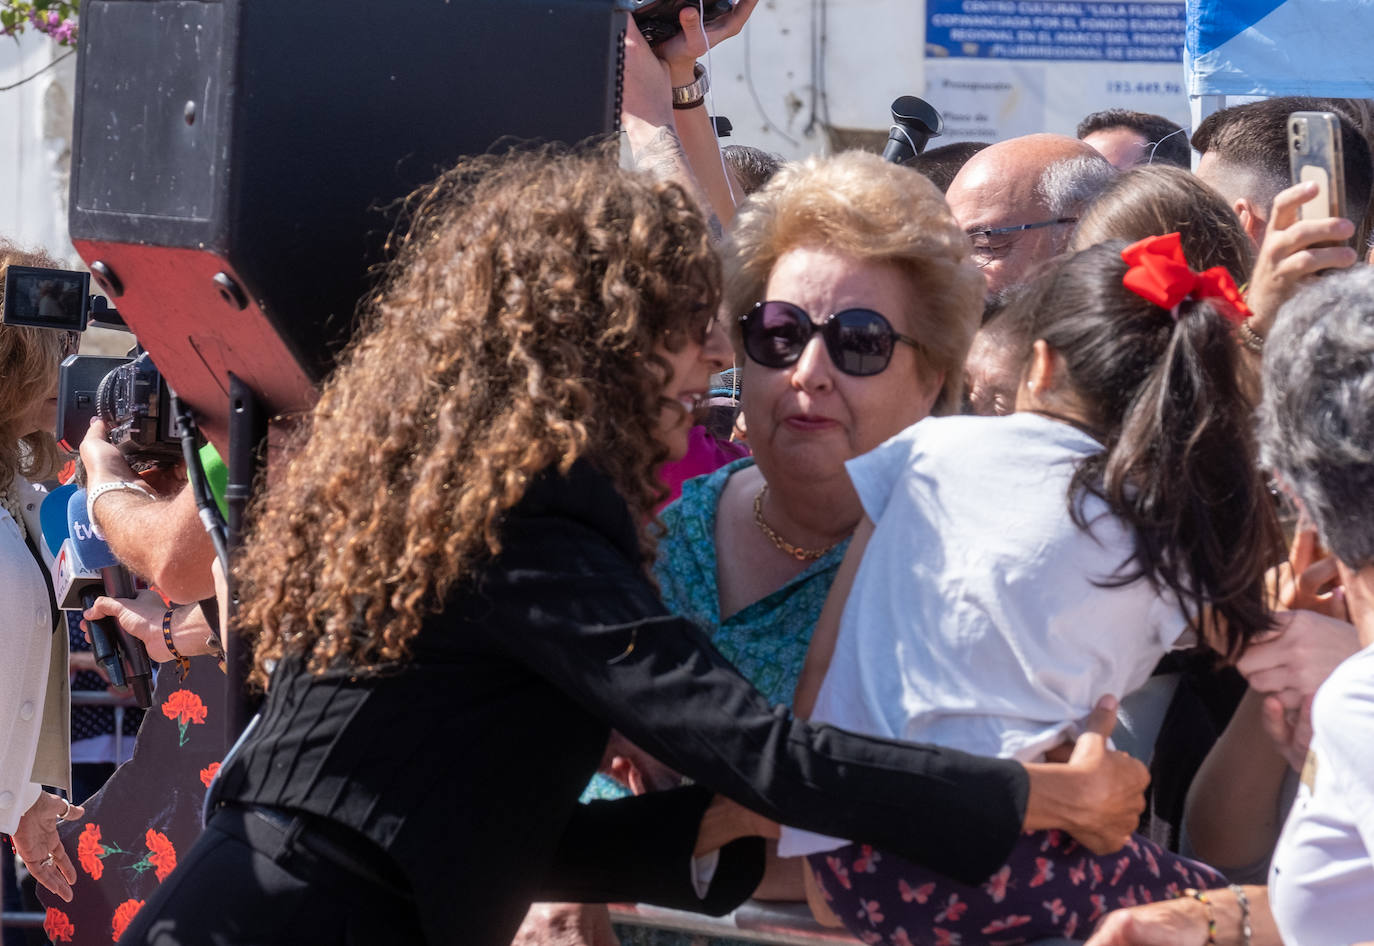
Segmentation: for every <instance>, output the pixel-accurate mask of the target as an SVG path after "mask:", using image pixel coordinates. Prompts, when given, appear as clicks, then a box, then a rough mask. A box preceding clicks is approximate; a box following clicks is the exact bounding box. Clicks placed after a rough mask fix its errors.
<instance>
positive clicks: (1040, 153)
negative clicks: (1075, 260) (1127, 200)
mask: <svg viewBox="0 0 1374 946" xmlns="http://www.w3.org/2000/svg"><path fill="white" fill-rule="evenodd" d="M1115 173H1116V171H1115V169H1114V168H1113V167H1112V166H1111V165H1110V164H1108V163H1107V161H1106V159H1105V158H1103V157H1102V155H1100V154H1098V152H1097V151H1096V150H1095V149H1094V148H1092V147H1091V146H1090V145H1087V144H1084V143H1083V142H1081V141H1079V140H1077V139H1075V138H1069V137H1066V136H1064V135H1025V136H1023V137H1020V138H1011V139H1008V140H1007V141H1000V142H998V143H997V144H995V145H992V146H990V147H988V148H985V149H984V150H982V151H980V152H978V153H977V154H976V155H974V156H973V157H972V158H970V159H969V161H968V163H967V164H965V165H964V166H963V167H962V168H961V169H960V170H959V173H958V174H957V175H955V177H954V180H953V181H952V182H951V183H950V185H949V191H948V193H947V194H946V195H945V196H946V199H947V200H948V201H949V207H950V210H951V211H953V213H954V219H955V220H957V221H958V222H959V226H961V227H962V228H963V229H964V232H965V233H967V234H968V235H969V240H970V241H972V243H973V260H974V262H975V263H977V264H978V266H979V267H980V268H981V269H982V270H983V275H984V276H986V277H987V280H988V289H989V291H992V292H996V291H998V290H1001V289H1005V288H1006V287H1008V286H1012V285H1016V284H1017V283H1020V282H1023V281H1024V280H1025V279H1026V277H1027V276H1028V275H1029V273H1030V271H1031V270H1032V269H1033V268H1034V267H1035V266H1036V265H1037V264H1038V263H1040V262H1043V261H1044V260H1047V259H1049V258H1050V257H1051V256H1054V255H1055V254H1056V253H1058V252H1060V251H1061V250H1063V249H1064V246H1065V244H1066V243H1067V242H1068V238H1069V233H1070V232H1071V231H1072V229H1073V224H1074V223H1075V222H1077V219H1078V213H1079V211H1080V210H1081V209H1082V208H1083V206H1085V205H1086V204H1087V203H1088V201H1090V200H1092V198H1093V197H1095V196H1097V193H1098V192H1099V191H1100V190H1101V189H1102V188H1103V187H1104V186H1105V185H1106V183H1107V181H1109V180H1111V177H1112V175H1113V174H1115Z"/></svg>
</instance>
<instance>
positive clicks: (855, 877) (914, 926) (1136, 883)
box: [807, 831, 1226, 946]
mask: <svg viewBox="0 0 1374 946" xmlns="http://www.w3.org/2000/svg"><path fill="white" fill-rule="evenodd" d="M807 863H808V864H809V865H810V867H811V871H812V873H813V874H814V875H815V878H816V882H817V885H818V886H819V887H820V890H821V893H822V895H823V896H824V897H825V899H826V901H828V903H829V904H830V908H831V909H832V910H834V912H835V915H836V916H838V917H839V918H840V920H841V921H842V922H843V923H844V925H845V927H846V928H847V929H848V930H849V932H850V933H852V934H853V935H854V936H855V937H857V938H858V939H859V940H860V941H861V942H863V943H867V944H870V946H884V944H889V946H975V944H979V946H1020V944H1024V943H1033V942H1035V941H1036V940H1042V939H1074V938H1080V939H1081V938H1082V937H1083V936H1085V935H1086V934H1087V933H1088V932H1090V931H1091V930H1092V925H1093V924H1094V923H1096V922H1097V920H1098V919H1099V918H1100V917H1101V916H1102V914H1103V913H1105V912H1107V911H1109V910H1114V909H1116V908H1117V907H1121V906H1130V905H1132V904H1137V903H1151V902H1153V901H1155V900H1163V899H1167V898H1169V897H1170V896H1177V895H1178V894H1179V892H1180V891H1181V889H1182V888H1183V887H1196V888H1198V889H1207V888H1210V887H1216V886H1219V885H1220V886H1224V885H1225V884H1226V879H1225V878H1224V877H1222V876H1221V875H1220V874H1218V873H1217V872H1216V871H1214V870H1212V869H1211V868H1210V867H1208V866H1207V865H1205V864H1200V863H1198V862H1196V861H1191V860H1188V859H1187V858H1183V857H1179V856H1178V855H1176V854H1171V853H1169V852H1168V851H1165V850H1164V849H1162V848H1161V847H1159V846H1158V845H1157V844H1155V843H1154V842H1152V841H1149V840H1147V839H1145V838H1143V837H1140V836H1138V835H1137V836H1135V837H1133V838H1132V839H1131V840H1130V842H1129V843H1128V844H1127V845H1126V847H1124V848H1122V849H1121V850H1120V851H1118V852H1117V853H1116V854H1111V855H1107V856H1104V857H1097V856H1095V855H1093V854H1092V853H1090V852H1089V851H1087V850H1086V849H1085V848H1083V847H1081V846H1080V845H1079V844H1078V842H1077V841H1075V840H1073V838H1071V837H1069V836H1068V835H1067V834H1064V833H1063V832H1060V831H1039V832H1028V833H1026V834H1024V835H1022V837H1021V840H1020V841H1019V842H1018V843H1017V845H1016V847H1015V848H1013V849H1012V853H1011V857H1010V858H1009V859H1008V861H1007V863H1006V865H1004V866H1003V867H1002V868H1000V869H999V870H998V871H997V872H996V873H994V874H993V875H992V876H991V877H989V878H988V879H987V880H986V881H984V882H983V883H981V884H978V885H976V886H969V885H966V884H960V883H957V882H956V881H952V880H950V879H948V878H946V877H943V876H941V875H939V874H935V873H933V872H931V871H928V870H925V869H923V868H921V867H919V866H917V865H916V864H913V863H911V862H910V861H907V860H905V859H903V858H901V857H899V856H897V855H895V854H892V853H890V852H886V853H885V852H879V851H875V850H873V848H872V847H871V846H869V845H866V844H851V845H848V846H847V847H842V848H840V849H839V850H835V851H826V852H824V853H819V854H813V855H811V856H810V857H808V858H807ZM1180 883H1182V887H1181V886H1180Z"/></svg>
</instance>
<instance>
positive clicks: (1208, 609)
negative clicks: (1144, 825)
mask: <svg viewBox="0 0 1374 946" xmlns="http://www.w3.org/2000/svg"><path fill="white" fill-rule="evenodd" d="M1013 305H1014V308H1013V310H1012V311H1011V312H1009V313H1008V317H1011V318H1017V319H1021V320H1024V324H1025V325H1026V328H1027V329H1028V331H1027V332H1026V333H1025V336H1024V337H1028V338H1031V339H1034V340H1035V341H1034V345H1033V348H1032V349H1031V351H1029V352H1028V353H1027V362H1026V367H1025V371H1024V379H1023V381H1024V383H1023V386H1022V388H1021V391H1020V396H1019V397H1018V399H1017V410H1018V413H1016V414H1014V415H1012V416H1011V417H1006V418H974V417H951V418H938V419H932V420H927V421H923V422H921V423H919V424H917V425H915V426H913V427H911V428H908V429H907V430H906V431H904V432H903V433H901V434H899V435H898V436H897V437H894V438H893V439H892V440H889V441H888V442H887V443H885V444H883V445H882V446H881V447H879V448H878V449H877V450H875V451H873V452H872V453H869V454H866V455H864V456H862V457H858V458H856V459H855V460H852V461H850V463H849V464H848V468H849V473H850V478H851V479H852V481H853V483H854V486H855V489H856V491H857V492H858V494H859V498H860V500H861V501H862V503H863V506H864V510H865V513H866V519H865V520H864V522H863V523H862V524H861V525H860V527H859V530H858V532H856V534H855V538H854V541H853V544H852V545H851V548H850V552H849V554H848V556H847V557H846V564H845V565H844V566H843V567H842V569H841V572H840V575H839V576H838V578H837V580H836V583H835V588H834V589H833V590H832V593H831V599H830V602H829V603H828V604H827V606H826V612H825V613H823V615H822V617H821V622H820V625H819V626H818V628H817V631H816V636H815V637H814V638H813V641H812V645H811V653H810V655H809V657H808V668H807V670H806V671H805V672H804V674H803V679H802V682H801V684H800V686H799V689H798V698H797V707H798V712H799V713H805V711H806V707H807V706H809V705H810V704H811V703H812V701H813V700H814V709H813V711H812V713H811V717H812V719H813V720H814V721H819V722H828V723H834V724H835V725H837V726H842V727H844V728H847V729H853V730H856V731H859V732H868V733H872V734H874V735H882V736H888V737H895V738H903V739H910V740H920V741H924V742H932V743H937V744H941V745H946V746H951V747H954V748H959V749H965V750H968V751H970V752H975V753H983V754H992V755H1001V756H1005V757H1012V758H1017V759H1020V760H1023V761H1038V760H1041V759H1043V757H1044V753H1045V752H1046V751H1047V750H1048V749H1050V748H1052V747H1053V746H1055V745H1056V744H1058V743H1060V742H1061V741H1062V740H1063V739H1064V738H1065V737H1070V736H1073V735H1075V734H1076V728H1075V727H1076V725H1077V723H1078V722H1079V721H1080V720H1082V719H1084V718H1085V717H1086V716H1087V715H1088V713H1089V712H1090V711H1091V710H1092V708H1093V703H1094V701H1095V700H1096V698H1097V696H1099V695H1100V694H1102V693H1104V692H1108V693H1113V694H1116V695H1118V696H1119V695H1122V694H1124V693H1126V692H1129V691H1131V690H1133V689H1135V688H1137V687H1138V686H1140V685H1141V684H1142V683H1144V682H1145V680H1146V679H1147V678H1148V676H1149V674H1150V671H1151V670H1152V668H1153V667H1154V665H1155V664H1156V663H1157V662H1158V660H1159V658H1160V657H1161V656H1162V655H1163V653H1164V652H1165V651H1166V650H1168V649H1169V648H1171V647H1173V646H1176V644H1178V643H1179V642H1180V639H1181V638H1183V637H1184V636H1185V635H1187V634H1189V632H1191V634H1192V635H1197V636H1201V637H1203V638H1205V639H1206V640H1207V642H1208V643H1211V644H1212V645H1213V646H1215V647H1217V648H1218V649H1219V650H1221V651H1223V652H1224V653H1227V654H1230V655H1234V654H1236V653H1237V652H1238V651H1239V650H1240V649H1241V647H1242V646H1243V643H1244V641H1245V640H1246V638H1247V637H1248V636H1250V635H1251V634H1253V633H1255V632H1258V631H1260V630H1263V629H1266V628H1267V627H1268V626H1269V624H1270V618H1269V614H1268V611H1267V609H1266V607H1265V604H1264V597H1263V575H1264V571H1265V569H1266V567H1267V566H1268V565H1269V563H1270V562H1271V561H1273V560H1275V559H1276V557H1277V556H1278V555H1280V554H1281V549H1282V546H1281V540H1280V538H1279V534H1278V530H1277V526H1276V524H1275V521H1274V519H1273V516H1272V513H1271V511H1270V509H1269V506H1268V499H1267V493H1266V490H1265V488H1264V484H1263V482H1262V480H1261V478H1260V476H1259V474H1258V470H1257V465H1256V462H1255V449H1254V445H1253V441H1252V437H1251V433H1250V429H1249V417H1250V408H1249V404H1248V402H1247V401H1246V399H1245V397H1244V395H1243V392H1242V391H1241V389H1240V386H1239V384H1238V383H1237V374H1236V369H1237V358H1236V352H1235V347H1236V344H1237V341H1236V338H1235V331H1236V326H1237V324H1238V323H1239V321H1240V320H1241V319H1242V318H1244V310H1243V303H1242V302H1240V299H1239V295H1238V294H1237V293H1236V292H1235V287H1234V285H1233V284H1232V283H1231V280H1230V277H1229V276H1227V275H1225V273H1224V271H1220V270H1219V269H1217V270H1210V271H1208V272H1207V273H1204V274H1197V273H1193V272H1192V271H1191V270H1190V269H1189V268H1188V266H1187V263H1186V260H1184V259H1183V255H1182V250H1181V249H1180V247H1179V239H1178V234H1171V235H1169V236H1167V237H1153V238H1150V239H1148V240H1143V241H1140V243H1137V244H1134V245H1132V246H1131V247H1128V248H1124V249H1123V244H1121V243H1119V242H1118V243H1114V244H1103V245H1101V246H1097V247H1092V248H1090V249H1087V250H1084V251H1082V252H1080V253H1078V254H1075V255H1074V256H1072V257H1069V258H1067V259H1066V260H1063V261H1061V262H1059V263H1057V264H1055V265H1053V266H1052V267H1051V268H1050V269H1049V270H1048V271H1047V272H1045V274H1044V275H1043V276H1042V277H1041V278H1040V279H1038V280H1037V281H1036V283H1035V284H1034V285H1033V287H1032V288H1031V290H1030V291H1029V293H1028V294H1027V295H1026V297H1025V298H1023V299H1021V300H1019V301H1018V302H1017V303H1014V304H1013ZM860 556H862V560H861V561H860V558H859V557H860ZM827 666H828V670H827V669H825V668H826V667H827ZM822 675H824V682H823V683H821V682H820V677H821V676H822ZM818 686H819V692H817V687H818ZM779 852H780V853H781V854H783V855H784V856H786V855H797V854H807V855H810V863H811V866H812V869H813V872H814V876H815V879H816V881H817V882H818V885H819V888H820V890H821V892H822V893H823V894H824V895H825V897H826V898H827V899H828V900H829V901H830V902H831V906H832V908H833V909H834V912H835V913H836V914H837V915H838V916H839V918H840V919H841V920H842V921H843V922H844V923H845V925H846V926H848V927H849V929H850V930H851V932H854V933H855V935H857V936H859V937H860V938H861V939H863V940H864V941H866V942H870V943H879V942H887V943H894V944H901V946H906V944H915V943H941V944H955V943H961V942H962V943H964V944H971V943H977V942H990V943H992V942H997V943H1017V942H1026V941H1031V940H1035V939H1040V938H1044V937H1066V938H1084V937H1086V936H1087V934H1088V933H1089V932H1091V929H1092V926H1093V924H1094V923H1095V922H1096V920H1097V919H1098V918H1099V917H1100V916H1101V915H1102V914H1103V913H1105V912H1106V911H1107V910H1110V909H1114V908H1116V907H1118V906H1129V905H1132V904H1134V903H1138V902H1148V901H1151V900H1157V899H1161V898H1164V897H1169V896H1175V895H1178V894H1179V893H1180V892H1183V891H1187V890H1200V889H1205V888H1207V887H1210V886H1215V885H1217V884H1224V883H1225V881H1224V879H1223V878H1222V877H1221V876H1220V875H1219V874H1217V873H1216V872H1215V871H1212V870H1211V869H1210V868H1207V867H1206V866H1205V865H1201V864H1198V863H1196V862H1192V861H1188V860H1186V859H1184V858H1180V857H1177V856H1175V855H1172V854H1169V853H1168V852H1166V851H1164V850H1162V849H1161V848H1159V847H1158V846H1157V845H1154V844H1153V843H1151V842H1150V841H1148V840H1146V839H1144V838H1140V837H1137V838H1135V839H1133V840H1132V842H1131V843H1130V844H1129V845H1128V846H1127V847H1126V848H1125V849H1123V850H1122V851H1121V852H1119V853H1118V854H1115V855H1109V856H1106V857H1095V856H1093V855H1091V854H1090V853H1089V852H1087V851H1085V850H1083V849H1082V848H1079V847H1078V846H1077V845H1076V844H1075V842H1074V841H1073V840H1072V839H1070V838H1067V837H1065V836H1062V835H1060V834H1059V833H1058V832H1048V833H1038V834H1028V835H1026V836H1024V837H1023V838H1022V840H1021V842H1020V843H1019V844H1018V845H1017V846H1016V847H1014V848H1013V849H1012V850H1010V851H1009V852H1008V860H1007V864H1006V866H1004V867H1003V868H1002V869H1001V870H1000V871H999V872H997V873H995V874H994V875H993V876H991V877H989V878H988V881H987V883H985V884H983V885H982V886H976V887H968V886H965V885H960V884H957V883H954V882H952V881H949V880H947V879H945V878H943V877H941V876H939V875H936V874H931V873H929V872H928V871H924V870H922V869H920V868H918V867H916V866H915V865H913V864H910V863H909V862H905V861H902V860H901V859H899V858H897V857H896V856H894V855H888V854H886V853H883V852H875V851H872V850H871V849H870V848H868V847H867V846H864V845H855V844H849V843H848V842H845V841H842V840H839V839H834V838H824V837H820V836H816V835H807V834H805V833H803V832H798V831H793V830H790V829H784V830H783V837H782V841H781V844H780V846H779Z"/></svg>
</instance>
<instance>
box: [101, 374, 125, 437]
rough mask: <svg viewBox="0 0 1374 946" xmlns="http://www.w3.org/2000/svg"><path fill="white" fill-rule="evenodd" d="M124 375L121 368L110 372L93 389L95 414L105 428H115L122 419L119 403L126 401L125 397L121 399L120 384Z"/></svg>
mask: <svg viewBox="0 0 1374 946" xmlns="http://www.w3.org/2000/svg"><path fill="white" fill-rule="evenodd" d="M123 374H124V369H123V367H122V366H121V367H119V368H116V369H114V370H113V371H111V372H110V373H109V374H107V375H105V377H103V378H101V379H100V384H99V385H98V386H97V387H96V389H95V413H96V416H98V417H99V418H100V419H101V420H103V421H104V422H105V424H106V425H107V426H111V427H113V426H116V425H118V424H119V423H120V422H121V421H122V420H123V419H124V418H122V417H121V416H120V415H121V413H123V412H122V410H121V405H120V401H121V400H124V401H126V402H127V401H128V398H127V397H123V398H121V394H122V390H121V389H122V387H123V385H122V384H121V383H120V382H121V381H122V376H123Z"/></svg>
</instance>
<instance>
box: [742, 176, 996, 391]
mask: <svg viewBox="0 0 1374 946" xmlns="http://www.w3.org/2000/svg"><path fill="white" fill-rule="evenodd" d="M800 247H824V248H826V249H830V250H835V251H838V252H841V253H844V254H846V255H849V256H853V257H854V258H855V259H859V260H863V261H865V262H871V263H880V264H886V265H889V266H892V267H894V268H896V269H897V270H898V271H899V272H901V273H902V274H903V275H904V276H905V277H906V278H907V280H908V281H909V282H910V284H911V301H912V306H911V315H912V325H913V329H914V331H913V332H912V334H914V335H915V337H916V338H917V339H919V340H920V343H921V347H920V352H919V357H920V361H921V362H922V363H923V364H924V365H925V366H926V367H928V368H929V369H930V370H932V371H936V372H944V376H945V383H944V388H943V389H942V391H941V393H940V396H939V398H937V399H936V402H935V409H934V411H933V413H937V414H938V413H949V412H953V411H955V410H957V409H958V405H959V397H960V393H961V389H962V387H963V366H964V358H965V356H966V355H967V354H968V349H969V345H970V344H971V343H972V342H973V334H974V332H976V331H977V329H978V324H979V322H980V321H981V319H982V311H983V296H984V295H985V293H986V291H987V282H986V280H985V279H984V278H983V274H982V273H981V272H980V271H979V270H978V268H977V266H975V265H974V263H973V261H972V259H971V258H970V256H969V241H968V237H967V236H966V235H965V234H964V232H963V230H961V229H960V228H959V225H958V224H957V223H956V222H955V221H954V217H953V215H952V214H951V213H950V211H949V205H948V204H946V203H945V199H944V196H943V195H942V194H941V193H940V191H939V190H938V189H937V188H936V187H935V185H934V184H932V183H931V182H930V181H929V180H928V179H926V178H925V177H924V176H922V175H921V174H918V173H916V172H915V171H912V170H911V169H910V168H903V167H898V166H897V165H895V164H889V163H888V162H886V161H884V160H883V159H882V158H879V157H878V156H877V155H873V154H868V153H866V152H861V151H846V152H843V153H841V154H837V155H833V156H831V157H828V158H808V159H807V160H805V161H802V162H799V163H796V164H789V165H787V166H785V167H784V168H783V169H782V170H781V171H779V172H778V173H777V174H776V175H775V176H774V177H773V179H772V180H771V181H769V182H768V184H767V185H766V186H765V187H764V188H763V189H762V190H760V191H759V192H758V193H756V194H754V195H753V196H751V197H750V198H749V199H748V200H747V201H745V203H744V205H743V206H742V207H741V208H740V212H739V214H738V216H736V218H735V223H734V226H733V228H732V232H731V235H730V239H729V241H728V243H727V245H726V249H725V304H726V310H727V312H728V313H729V316H730V319H731V323H732V332H733V334H734V337H735V345H736V348H737V349H739V348H740V338H739V319H740V318H741V317H742V316H743V315H745V314H746V313H747V312H748V311H749V309H750V308H751V307H752V306H753V305H754V304H755V303H756V302H759V301H761V300H762V299H763V292H764V288H765V286H767V284H768V277H769V274H770V273H772V271H773V267H774V266H775V265H776V264H777V262H778V259H779V258H780V257H782V255H783V254H784V253H787V252H788V251H790V250H794V249H797V248H800ZM815 314H816V315H824V314H826V313H815Z"/></svg>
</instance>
